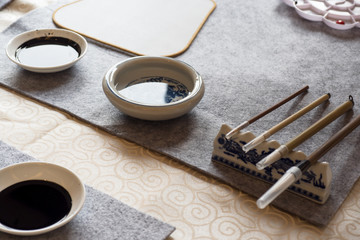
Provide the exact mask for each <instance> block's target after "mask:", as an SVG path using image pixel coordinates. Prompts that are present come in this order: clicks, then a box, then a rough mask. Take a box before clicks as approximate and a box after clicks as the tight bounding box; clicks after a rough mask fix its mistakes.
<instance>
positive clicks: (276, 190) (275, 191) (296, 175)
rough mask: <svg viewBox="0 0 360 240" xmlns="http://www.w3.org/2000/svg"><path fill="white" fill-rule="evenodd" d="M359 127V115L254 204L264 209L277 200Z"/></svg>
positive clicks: (286, 174)
mask: <svg viewBox="0 0 360 240" xmlns="http://www.w3.org/2000/svg"><path fill="white" fill-rule="evenodd" d="M359 125H360V115H359V116H357V117H356V118H355V119H353V120H352V121H351V122H349V123H348V124H346V125H345V126H344V127H343V128H342V129H341V130H340V131H338V132H337V133H335V134H334V135H333V136H332V137H331V138H329V139H328V140H327V141H326V142H325V143H324V144H323V145H321V146H320V147H319V148H318V149H317V150H315V151H314V152H313V153H312V154H311V155H310V156H309V157H308V158H307V160H303V161H300V162H299V163H298V164H297V165H295V166H293V167H291V168H290V169H289V170H287V171H286V172H285V174H284V175H283V176H282V177H281V178H280V179H279V180H278V181H277V182H276V183H275V184H274V185H273V186H272V187H271V188H270V189H269V190H268V191H267V192H266V193H265V194H264V195H262V196H261V197H260V198H259V199H258V200H257V202H256V204H257V206H258V207H259V208H261V209H262V208H265V207H266V206H267V205H268V204H270V203H271V202H272V201H273V200H274V199H275V198H277V197H278V196H279V195H280V194H281V193H282V192H283V191H285V190H286V189H287V188H288V187H290V185H291V184H293V183H294V182H296V181H298V180H299V179H300V178H301V176H302V174H303V173H304V172H305V171H306V170H308V169H309V168H310V166H312V165H314V164H315V163H317V162H318V160H319V159H320V158H321V157H322V156H323V155H325V154H326V153H327V152H328V151H329V150H330V149H331V148H333V147H334V146H335V145H336V144H338V143H339V142H340V141H341V140H343V139H344V138H345V137H346V136H347V135H348V134H349V133H351V132H352V131H353V130H354V129H355V128H357V127H358V126H359Z"/></svg>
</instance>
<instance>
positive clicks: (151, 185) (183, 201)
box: [0, 0, 360, 240]
mask: <svg viewBox="0 0 360 240" xmlns="http://www.w3.org/2000/svg"><path fill="white" fill-rule="evenodd" d="M53 2H56V0H37V1H33V0H14V1H13V2H12V3H11V4H9V5H8V6H7V7H6V8H4V9H2V10H0V30H1V31H2V30H4V29H5V28H6V27H7V26H9V25H10V24H11V23H12V22H14V21H16V20H17V19H18V18H19V17H21V16H23V15H24V14H26V13H27V12H28V11H30V10H32V9H34V8H38V7H42V6H46V5H47V4H51V3H53ZM3 47H4V46H3ZM3 54H4V53H3ZM0 139H1V140H2V141H4V142H6V143H8V144H9V145H12V146H14V147H16V148H18V149H19V150H21V151H23V152H25V153H27V154H29V155H31V156H33V157H35V158H37V159H38V160H41V161H46V162H52V163H56V164H59V165H62V166H65V167H68V168H69V169H71V170H73V171H75V172H76V173H77V174H78V175H79V176H80V177H81V178H82V180H83V181H84V182H85V183H86V184H88V185H91V186H93V187H95V188H96V189H98V190H100V191H103V192H105V193H108V194H109V195H111V196H113V197H115V198H117V199H119V200H121V201H122V202H124V203H127V204H128V205H130V206H132V207H134V208H136V209H138V210H140V211H142V212H145V213H148V214H150V215H152V216H154V217H156V218H158V219H160V220H162V221H165V222H167V223H169V224H172V225H173V226H175V227H176V231H175V232H174V233H173V234H172V235H171V237H170V239H179V240H184V239H198V240H200V239H221V240H226V239H244V240H250V239H252V240H253V239H259V240H267V239H280V240H281V239H307V240H310V239H314V240H315V239H332V240H337V239H360V183H359V182H357V184H355V187H354V189H353V190H352V191H351V193H350V195H349V197H348V198H347V199H346V201H345V203H344V204H343V206H342V207H341V209H340V210H339V211H338V213H337V214H336V216H335V217H334V218H333V220H332V221H331V223H330V224H329V225H328V226H327V227H325V228H319V227H316V226H313V225H311V224H309V223H307V222H304V221H302V220H301V219H299V218H297V217H294V216H292V215H289V214H287V213H285V212H282V211H280V210H278V209H276V208H274V207H272V206H269V207H267V208H266V209H264V210H259V209H258V208H257V207H256V204H255V201H256V199H254V198H252V197H250V196H248V195H247V194H245V193H242V192H240V191H238V190H236V189H233V188H231V187H229V186H227V185H225V184H222V183H221V182H219V181H217V180H215V179H212V178H209V177H207V176H205V175H203V174H201V173H199V172H196V171H194V170H192V169H190V168H188V167H186V166H184V165H181V164H178V163H176V162H174V161H172V160H171V159H170V158H168V157H166V156H162V155H160V154H158V153H155V152H152V151H149V150H147V149H144V148H143V147H141V146H138V145H136V144H133V143H130V142H127V141H125V140H123V139H119V138H116V137H114V136H111V135H109V134H107V133H105V132H103V131H100V130H98V129H96V128H94V127H92V126H88V125H86V124H84V123H83V122H79V121H78V120H76V119H74V118H73V117H72V116H69V115H67V114H65V113H62V112H59V111H57V110H55V109H52V108H50V107H48V106H44V105H41V104H40V103H37V102H34V101H32V100H29V99H27V98H26V97H24V96H20V95H18V94H15V93H13V92H11V91H9V90H7V89H5V88H0ZM209 161H210V159H209Z"/></svg>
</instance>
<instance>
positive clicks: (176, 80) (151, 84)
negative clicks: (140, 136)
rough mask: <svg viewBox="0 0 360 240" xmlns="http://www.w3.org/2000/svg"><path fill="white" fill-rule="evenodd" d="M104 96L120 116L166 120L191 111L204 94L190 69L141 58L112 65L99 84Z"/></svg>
mask: <svg viewBox="0 0 360 240" xmlns="http://www.w3.org/2000/svg"><path fill="white" fill-rule="evenodd" d="M102 86H103V90H104V92H105V95H106V96H107V98H108V99H109V100H110V102H111V103H112V104H113V105H114V106H115V107H117V108H118V109H119V110H120V111H122V112H123V113H125V114H127V115H129V116H132V117H135V118H139V119H144V120H153V121H156V120H168V119H172V118H177V117H180V116H182V115H184V114H186V113H187V112H189V111H190V110H192V109H193V108H194V107H195V106H196V105H197V104H198V103H199V102H200V100H201V99H202V97H203V95H204V91H205V87H204V82H203V80H202V78H201V76H200V75H199V74H198V73H197V72H196V71H195V69H194V68H192V67H191V66H190V65H188V64H186V63H184V62H182V61H179V60H175V59H173V58H168V57H152V56H140V57H133V58H129V59H127V60H125V61H122V62H120V63H117V64H115V65H114V66H113V67H111V68H110V69H109V71H108V72H107V73H106V74H105V76H104V79H103V82H102Z"/></svg>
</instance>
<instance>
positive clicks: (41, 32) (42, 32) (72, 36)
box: [6, 29, 88, 73]
mask: <svg viewBox="0 0 360 240" xmlns="http://www.w3.org/2000/svg"><path fill="white" fill-rule="evenodd" d="M41 37H47V38H51V37H62V38H65V39H69V40H72V41H74V42H75V43H77V44H78V45H79V46H80V52H79V56H77V57H76V58H75V59H72V60H69V61H67V62H64V63H61V64H59V65H57V64H55V65H50V66H44V67H43V66H36V65H32V64H29V63H26V64H24V63H21V62H20V61H19V59H18V58H17V56H16V51H17V50H18V49H19V47H20V46H22V45H23V44H24V43H26V42H28V41H30V40H33V39H39V38H41ZM87 46H88V44H87V41H86V40H85V38H83V37H82V36H80V35H79V34H77V33H75V32H72V31H69V30H65V29H37V30H31V31H27V32H24V33H21V34H19V35H17V36H15V37H14V38H12V39H11V40H10V41H9V42H8V44H7V46H6V54H7V56H8V57H9V58H10V60H11V61H13V62H14V63H16V64H18V65H19V66H21V67H22V68H24V69H26V70H29V71H32V72H40V73H50V72H59V71H62V70H65V69H67V68H69V67H71V66H73V65H74V64H75V63H76V62H77V61H79V60H80V59H81V58H82V57H83V56H84V55H85V53H86V51H87ZM53 56H54V58H56V57H57V54H56V53H55V52H54V53H53Z"/></svg>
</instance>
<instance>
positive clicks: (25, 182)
mask: <svg viewBox="0 0 360 240" xmlns="http://www.w3.org/2000/svg"><path fill="white" fill-rule="evenodd" d="M84 201H85V186H84V184H83V183H82V181H81V180H80V178H79V177H78V176H77V175H76V174H75V173H73V172H72V171H70V170H68V169H67V168H64V167H62V166H59V165H56V164H52V163H45V162H24V163H18V164H13V165H10V166H7V167H5V168H3V169H0V212H1V214H0V231H1V232H5V233H8V234H12V235H19V236H33V235H39V234H43V233H46V232H49V231H53V230H55V229H57V228H59V227H61V226H63V225H65V224H67V223H68V222H70V221H71V220H72V219H73V218H74V217H75V216H76V215H77V214H78V213H79V211H80V210H81V208H82V206H83V204H84Z"/></svg>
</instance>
